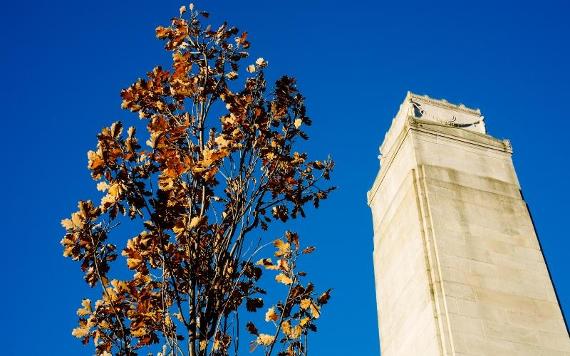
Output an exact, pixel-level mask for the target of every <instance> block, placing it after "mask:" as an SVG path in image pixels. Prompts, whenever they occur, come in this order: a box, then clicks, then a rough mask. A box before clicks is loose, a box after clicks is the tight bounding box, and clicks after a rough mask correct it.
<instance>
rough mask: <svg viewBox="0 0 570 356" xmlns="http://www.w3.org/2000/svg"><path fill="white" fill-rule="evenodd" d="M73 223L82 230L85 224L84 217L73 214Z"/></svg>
mask: <svg viewBox="0 0 570 356" xmlns="http://www.w3.org/2000/svg"><path fill="white" fill-rule="evenodd" d="M71 221H72V222H73V226H75V227H77V228H80V229H81V228H82V227H83V225H84V224H85V223H84V221H83V216H82V215H81V214H80V213H73V214H71Z"/></svg>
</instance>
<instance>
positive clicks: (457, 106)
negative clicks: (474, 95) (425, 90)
mask: <svg viewBox="0 0 570 356" xmlns="http://www.w3.org/2000/svg"><path fill="white" fill-rule="evenodd" d="M411 100H417V101H420V102H424V103H429V104H432V105H438V106H442V107H445V108H448V109H455V110H460V111H465V112H468V113H471V114H477V115H481V110H480V109H479V108H475V109H473V108H469V107H467V106H465V105H464V104H461V103H460V104H453V103H450V102H449V101H447V100H445V99H435V98H432V97H430V96H428V95H420V94H416V93H413V92H411V91H409V90H408V92H407V94H406V99H405V100H404V101H405V102H408V101H411Z"/></svg>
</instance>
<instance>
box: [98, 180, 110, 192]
mask: <svg viewBox="0 0 570 356" xmlns="http://www.w3.org/2000/svg"><path fill="white" fill-rule="evenodd" d="M107 189H109V184H107V182H99V183H97V190H98V191H100V192H104V191H106V190H107Z"/></svg>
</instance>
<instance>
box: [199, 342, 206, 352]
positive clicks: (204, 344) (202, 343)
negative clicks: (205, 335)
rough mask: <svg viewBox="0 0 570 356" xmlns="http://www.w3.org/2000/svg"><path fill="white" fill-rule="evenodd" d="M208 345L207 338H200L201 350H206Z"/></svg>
mask: <svg viewBox="0 0 570 356" xmlns="http://www.w3.org/2000/svg"><path fill="white" fill-rule="evenodd" d="M207 346H208V341H206V340H200V351H204V350H206V347H207Z"/></svg>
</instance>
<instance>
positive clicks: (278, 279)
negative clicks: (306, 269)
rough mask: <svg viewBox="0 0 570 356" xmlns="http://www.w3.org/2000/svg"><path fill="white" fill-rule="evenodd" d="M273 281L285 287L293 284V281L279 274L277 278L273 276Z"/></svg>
mask: <svg viewBox="0 0 570 356" xmlns="http://www.w3.org/2000/svg"><path fill="white" fill-rule="evenodd" d="M275 280H276V281H277V282H279V283H283V284H286V285H289V284H291V283H293V280H292V279H291V278H289V277H287V276H286V275H284V274H283V273H279V274H278V275H277V276H275Z"/></svg>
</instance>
